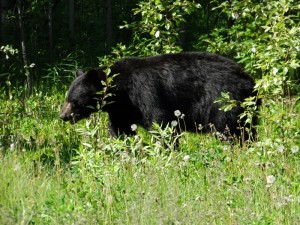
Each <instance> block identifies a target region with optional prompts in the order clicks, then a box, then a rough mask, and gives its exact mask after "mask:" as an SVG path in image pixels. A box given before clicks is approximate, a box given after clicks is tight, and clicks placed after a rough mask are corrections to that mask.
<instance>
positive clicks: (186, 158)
mask: <svg viewBox="0 0 300 225" xmlns="http://www.w3.org/2000/svg"><path fill="white" fill-rule="evenodd" d="M190 158H191V157H190V156H189V155H185V156H184V157H183V161H188V160H189V159H190Z"/></svg>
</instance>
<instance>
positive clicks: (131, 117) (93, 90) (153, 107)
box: [60, 52, 254, 139]
mask: <svg viewBox="0 0 300 225" xmlns="http://www.w3.org/2000/svg"><path fill="white" fill-rule="evenodd" d="M105 69H106V67H100V68H96V69H92V70H90V71H88V72H86V73H83V72H82V71H81V70H77V71H76V75H77V78H76V79H75V80H74V81H73V83H72V84H71V87H70V89H69V91H68V93H67V97H66V101H65V104H64V106H63V108H62V110H61V114H60V118H61V119H63V120H64V121H70V122H71V123H75V122H77V121H78V120H80V119H82V118H86V117H88V116H89V115H90V114H91V113H93V112H96V111H97V105H98V104H100V105H101V100H102V99H103V97H104V95H108V94H109V95H111V97H110V99H109V101H110V104H105V105H104V106H103V107H102V110H103V111H106V112H107V113H108V116H109V131H110V133H111V134H112V135H114V136H115V135H118V134H134V133H135V132H134V131H132V129H131V125H132V124H139V125H141V126H143V127H144V128H146V129H147V130H149V129H151V127H152V123H153V122H156V123H158V124H167V123H169V122H171V121H173V120H176V117H175V115H174V112H175V111H176V110H179V111H180V112H181V113H183V114H184V115H185V118H184V123H185V128H186V130H187V131H194V132H195V131H196V130H197V126H198V125H199V124H201V126H202V127H203V129H202V131H204V132H209V131H211V129H212V128H211V124H213V125H214V127H215V130H216V131H219V132H220V133H224V131H225V130H227V131H228V130H229V131H230V133H231V134H235V135H236V136H238V137H240V136H241V132H240V129H239V128H238V127H239V126H243V121H241V122H240V123H239V122H238V120H239V115H240V114H241V113H242V112H243V108H242V107H240V106H237V107H234V108H233V109H232V110H230V111H227V112H224V111H222V110H220V109H219V108H220V103H216V102H215V100H216V99H217V98H220V97H221V92H227V93H229V95H230V98H231V99H234V100H237V102H242V101H243V100H244V99H245V98H247V97H249V96H251V95H254V93H253V87H254V81H253V79H252V78H251V77H250V76H249V75H248V74H247V73H245V72H244V71H243V70H242V69H241V67H240V66H238V65H237V64H236V63H235V62H233V61H232V60H230V59H228V58H225V57H222V56H219V55H217V54H212V53H207V52H186V53H177V54H165V55H159V56H154V57H146V58H136V57H132V58H124V59H121V60H119V61H117V62H116V63H115V64H113V65H112V66H111V67H110V70H111V72H110V75H113V74H117V75H116V77H114V79H113V81H112V85H111V87H110V88H108V89H107V90H106V91H105V92H104V91H103V89H104V87H105V82H106V80H107V75H106V73H105V71H104V70H105ZM177 112H178V111H177ZM246 139H247V137H246Z"/></svg>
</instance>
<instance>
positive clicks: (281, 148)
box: [277, 145, 284, 153]
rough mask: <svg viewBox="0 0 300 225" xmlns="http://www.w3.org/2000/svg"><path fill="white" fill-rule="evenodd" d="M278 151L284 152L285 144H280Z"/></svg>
mask: <svg viewBox="0 0 300 225" xmlns="http://www.w3.org/2000/svg"><path fill="white" fill-rule="evenodd" d="M277 150H278V152H280V153H283V152H284V146H283V145H279V147H278V149H277Z"/></svg>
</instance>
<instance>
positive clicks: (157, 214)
mask: <svg viewBox="0 0 300 225" xmlns="http://www.w3.org/2000/svg"><path fill="white" fill-rule="evenodd" d="M0 8H1V24H0V25H1V27H0V90H1V92H0V98H1V101H0V109H1V112H0V129H1V131H0V151H1V156H0V157H1V162H0V163H1V164H0V177H1V182H0V224H207V223H209V224H297V223H299V221H300V185H299V182H300V168H299V163H298V161H299V158H300V155H299V154H300V152H299V147H300V128H299V127H300V114H299V112H300V105H299V101H300V97H299V91H300V89H299V82H300V69H299V67H300V65H299V59H300V3H299V2H298V1H293V0H256V1H255V0H244V1H238V0H231V1H225V0H197V1H188V0H172V1H171V0H149V1H142V0H140V1H138V0H132V1H128V0H121V1H113V0H102V1H96V0H86V1H82V0H81V1H74V0H69V1H61V0H49V1H45V0H40V1H38V0H33V1H27V0H16V1H8V0H1V2H0ZM180 51H209V52H214V53H218V54H221V55H223V56H226V57H229V58H231V59H234V60H235V61H236V62H238V63H239V64H240V65H241V66H242V67H243V68H245V70H246V71H247V72H249V73H250V74H251V75H252V76H253V78H255V80H256V90H257V91H258V96H259V97H260V98H262V99H263V105H262V106H261V107H260V109H259V125H258V126H257V130H258V140H257V141H255V142H253V143H248V144H244V145H242V146H241V145H239V144H237V145H233V144H232V143H227V142H224V141H221V140H218V138H216V137H215V136H214V135H208V134H202V133H201V128H200V129H198V130H197V134H190V133H186V132H184V130H183V135H182V136H181V137H180V146H179V149H178V150H176V151H174V150H173V148H174V144H175V142H176V140H175V139H176V138H178V136H176V135H175V136H174V134H173V131H174V128H173V127H172V126H168V127H167V128H162V127H160V126H159V125H157V124H155V125H154V126H153V131H151V132H150V133H147V132H145V131H144V130H143V129H142V128H140V127H139V128H138V135H136V136H134V137H120V138H110V137H109V135H108V132H107V129H106V123H107V116H106V115H105V114H104V113H101V112H100V113H97V114H95V115H93V116H92V117H91V118H90V119H87V120H84V121H81V122H80V123H78V124H76V125H74V126H71V125H69V124H64V123H63V122H62V121H60V120H59V118H58V115H59V110H60V107H61V104H62V103H63V100H64V96H65V93H66V91H67V88H68V86H69V85H70V82H71V81H72V80H73V78H74V71H75V70H76V69H77V68H83V69H88V68H91V67H96V66H98V65H103V64H111V63H113V62H114V61H115V60H118V59H120V58H123V57H126V56H141V57H142V56H149V55H158V54H163V53H172V52H180ZM223 97H224V99H222V101H224V102H226V103H227V104H228V107H227V108H226V107H225V108H224V110H228V109H230V107H232V106H231V104H232V102H231V101H230V99H226V96H223ZM243 106H244V107H245V109H246V111H245V114H244V115H241V116H246V117H247V118H248V119H249V120H247V121H248V122H251V116H252V115H253V111H254V110H255V109H256V102H255V99H247V101H246V102H245V103H244V104H243ZM178 120H181V118H180V117H178Z"/></svg>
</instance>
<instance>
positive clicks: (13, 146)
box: [10, 143, 15, 151]
mask: <svg viewBox="0 0 300 225" xmlns="http://www.w3.org/2000/svg"><path fill="white" fill-rule="evenodd" d="M10 150H11V151H13V150H15V144H14V143H11V144H10Z"/></svg>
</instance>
